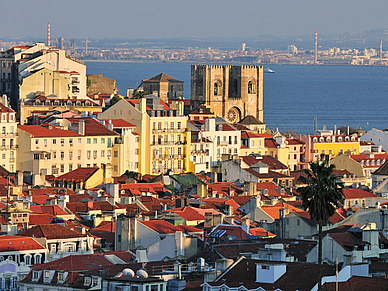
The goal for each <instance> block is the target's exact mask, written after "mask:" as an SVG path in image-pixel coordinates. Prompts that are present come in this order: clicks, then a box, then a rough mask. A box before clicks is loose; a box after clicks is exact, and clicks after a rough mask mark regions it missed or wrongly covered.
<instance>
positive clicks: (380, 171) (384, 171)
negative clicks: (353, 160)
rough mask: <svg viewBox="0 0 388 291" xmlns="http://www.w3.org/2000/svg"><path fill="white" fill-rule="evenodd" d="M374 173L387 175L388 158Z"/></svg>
mask: <svg viewBox="0 0 388 291" xmlns="http://www.w3.org/2000/svg"><path fill="white" fill-rule="evenodd" d="M373 174H374V175H388V160H387V161H385V163H384V164H382V165H381V166H380V168H378V169H377V170H376V171H375V172H374V173H373Z"/></svg>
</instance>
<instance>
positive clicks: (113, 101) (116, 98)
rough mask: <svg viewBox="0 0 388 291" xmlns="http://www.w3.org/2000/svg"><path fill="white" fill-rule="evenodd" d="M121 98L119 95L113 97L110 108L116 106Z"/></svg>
mask: <svg viewBox="0 0 388 291" xmlns="http://www.w3.org/2000/svg"><path fill="white" fill-rule="evenodd" d="M120 100H121V98H120V97H119V96H117V95H115V96H113V97H112V99H111V100H110V102H109V107H111V106H113V105H115V104H116V103H117V102H119V101H120Z"/></svg>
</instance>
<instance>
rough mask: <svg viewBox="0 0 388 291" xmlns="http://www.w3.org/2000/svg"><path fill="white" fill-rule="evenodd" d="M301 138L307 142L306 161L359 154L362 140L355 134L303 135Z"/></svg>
mask: <svg viewBox="0 0 388 291" xmlns="http://www.w3.org/2000/svg"><path fill="white" fill-rule="evenodd" d="M330 132H332V131H330ZM299 139H300V140H302V141H303V142H304V143H305V144H306V162H310V161H318V160H324V159H327V160H329V159H331V158H333V157H336V156H337V155H340V154H352V155H358V154H359V153H360V141H359V139H358V138H357V137H355V136H348V135H333V134H320V135H301V136H300V138H299Z"/></svg>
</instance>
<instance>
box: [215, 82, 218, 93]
mask: <svg viewBox="0 0 388 291" xmlns="http://www.w3.org/2000/svg"><path fill="white" fill-rule="evenodd" d="M214 95H218V84H217V83H214Z"/></svg>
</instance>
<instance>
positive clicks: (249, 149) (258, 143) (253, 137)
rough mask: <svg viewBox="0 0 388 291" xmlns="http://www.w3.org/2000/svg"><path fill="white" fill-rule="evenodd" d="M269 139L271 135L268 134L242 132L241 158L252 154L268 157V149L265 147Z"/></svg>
mask: <svg viewBox="0 0 388 291" xmlns="http://www.w3.org/2000/svg"><path fill="white" fill-rule="evenodd" d="M268 137H270V135H269V134H267V133H254V132H249V131H243V132H241V149H240V156H248V155H250V154H260V155H267V154H268V149H267V148H266V147H265V139H266V138H268Z"/></svg>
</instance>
